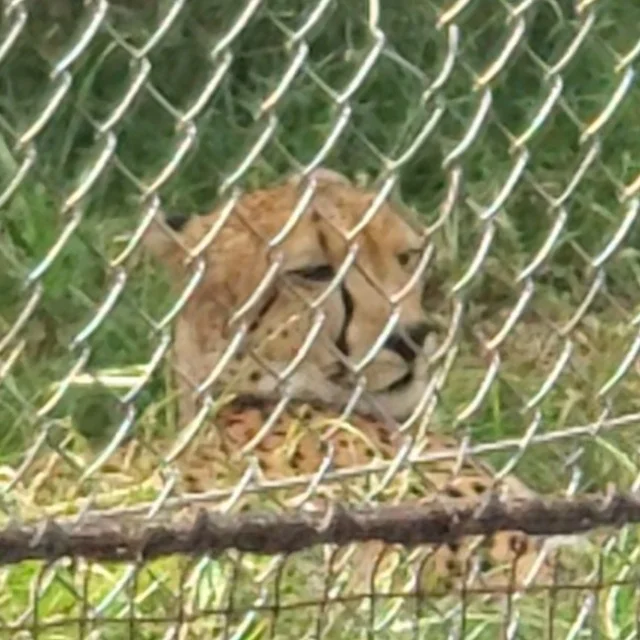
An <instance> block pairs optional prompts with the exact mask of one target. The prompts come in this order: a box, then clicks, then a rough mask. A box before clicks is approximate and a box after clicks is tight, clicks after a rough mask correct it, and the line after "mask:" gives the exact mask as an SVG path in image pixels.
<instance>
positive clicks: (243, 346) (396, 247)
mask: <svg viewBox="0 0 640 640" xmlns="http://www.w3.org/2000/svg"><path fill="white" fill-rule="evenodd" d="M310 178H311V179H310V180H307V181H304V182H303V181H300V180H289V181H287V182H284V183H282V184H279V185H277V186H275V187H271V188H266V189H262V190H258V191H253V192H251V193H247V194H244V195H242V196H240V197H238V198H237V199H236V200H235V201H234V202H232V204H228V205H227V204H225V205H222V206H221V207H220V208H218V209H216V210H214V211H213V212H211V213H209V214H208V215H202V216H192V217H186V216H166V217H165V218H164V220H162V221H159V222H158V221H154V223H152V225H150V227H149V229H148V231H147V232H146V235H145V244H146V246H147V247H148V248H149V249H150V250H151V252H152V253H153V254H155V256H156V257H157V258H159V259H160V261H162V262H163V263H165V265H167V266H168V267H169V269H170V272H171V274H172V275H173V279H174V281H175V282H181V283H182V284H181V287H182V290H186V289H185V287H186V288H189V287H190V285H189V282H191V283H193V282H194V281H197V284H195V286H194V288H193V289H189V295H188V296H186V298H187V299H186V303H185V305H184V307H183V308H182V309H181V312H180V313H179V316H178V319H177V322H176V333H175V339H174V345H173V358H174V364H175V367H176V369H177V371H178V372H179V374H181V375H180V379H181V383H179V386H181V413H182V414H183V415H184V417H185V418H187V417H188V416H192V415H193V414H194V411H195V410H197V404H198V397H199V394H200V395H201V394H202V391H203V390H205V389H206V390H208V391H210V390H211V389H212V388H213V387H218V388H220V387H224V386H225V385H226V386H228V387H229V390H232V391H233V392H234V393H246V394H258V395H273V394H277V393H278V392H281V391H282V390H283V389H285V388H288V389H289V393H290V397H296V398H299V399H305V400H308V401H314V400H315V401H319V402H323V403H331V404H334V405H335V404H340V405H344V404H347V403H348V402H350V401H354V402H355V403H356V404H355V407H356V410H357V407H359V406H362V405H363V404H364V405H367V406H368V407H369V409H370V408H371V403H373V404H374V405H376V407H377V408H378V409H380V408H381V409H382V410H384V411H385V412H386V413H387V415H390V416H392V417H393V418H396V419H404V418H405V417H406V416H407V415H408V414H409V413H410V412H411V411H412V410H413V409H415V406H416V404H417V403H418V402H419V400H420V398H421V397H422V396H423V395H424V393H425V389H426V386H427V375H426V369H427V367H426V364H425V363H426V361H427V358H426V357H425V354H424V352H425V351H427V350H430V349H432V348H433V344H432V340H433V334H432V333H431V332H430V330H429V324H428V321H427V316H426V314H425V310H424V308H423V304H422V297H423V296H422V292H423V285H424V279H425V269H426V266H427V263H428V252H429V251H430V247H428V246H427V242H426V241H425V237H424V235H423V234H421V233H420V232H419V231H418V226H417V225H416V224H412V223H410V221H409V219H408V217H407V215H406V214H404V212H403V213H401V212H400V211H399V209H398V208H397V207H396V206H394V205H392V204H389V203H388V202H386V201H385V202H383V203H382V204H381V205H379V206H377V204H378V203H377V202H376V197H377V194H376V193H375V192H370V191H367V190H365V189H362V188H360V187H357V186H355V185H354V184H352V183H351V182H350V181H349V180H348V179H346V178H345V177H343V176H342V175H339V174H336V173H334V172H331V171H328V170H323V169H320V170H317V171H316V172H315V173H314V174H312V175H311V176H310ZM198 268H200V269H201V271H200V277H199V279H198V278H197V277H195V276H193V274H194V273H195V271H196V270H197V269H198ZM189 274H191V278H192V279H191V280H189ZM223 365H224V366H223ZM356 389H360V390H361V391H362V393H361V395H360V396H359V397H360V399H359V400H355V399H354V391H355V390H356Z"/></svg>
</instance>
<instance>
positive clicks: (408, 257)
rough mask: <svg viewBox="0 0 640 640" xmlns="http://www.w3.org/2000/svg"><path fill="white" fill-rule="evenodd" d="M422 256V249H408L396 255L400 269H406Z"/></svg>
mask: <svg viewBox="0 0 640 640" xmlns="http://www.w3.org/2000/svg"><path fill="white" fill-rule="evenodd" d="M421 255H422V249H409V251H403V252H402V253H399V254H398V255H397V258H398V262H399V263H400V266H401V267H408V266H410V265H411V264H412V263H414V262H415V261H416V260H417V259H419V258H420V256H421Z"/></svg>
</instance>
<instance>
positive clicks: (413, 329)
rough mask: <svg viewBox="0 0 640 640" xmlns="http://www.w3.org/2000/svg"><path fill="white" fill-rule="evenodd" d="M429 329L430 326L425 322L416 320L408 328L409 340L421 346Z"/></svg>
mask: <svg viewBox="0 0 640 640" xmlns="http://www.w3.org/2000/svg"><path fill="white" fill-rule="evenodd" d="M430 331H431V327H430V326H429V325H428V324H427V323H426V322H418V323H417V324H412V325H411V326H410V327H409V328H408V330H407V334H408V336H409V339H410V340H411V342H413V343H415V345H416V346H418V347H422V346H423V345H424V341H425V340H426V339H427V336H428V335H429V332H430Z"/></svg>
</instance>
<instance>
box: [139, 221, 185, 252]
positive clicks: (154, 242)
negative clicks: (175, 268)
mask: <svg viewBox="0 0 640 640" xmlns="http://www.w3.org/2000/svg"><path fill="white" fill-rule="evenodd" d="M190 220H191V216H189V215H185V214H182V213H171V214H159V215H157V216H156V217H155V218H154V219H153V220H152V221H151V224H150V225H149V227H148V228H147V230H146V231H145V232H144V234H143V236H142V245H143V247H144V248H145V249H146V250H147V251H148V252H149V253H150V254H152V255H153V256H155V257H156V258H158V259H160V260H161V261H163V262H166V263H173V262H175V261H176V260H179V259H180V257H182V258H184V250H183V248H182V246H181V243H180V240H179V235H180V234H182V232H184V230H185V228H186V227H187V225H188V223H189V221H190Z"/></svg>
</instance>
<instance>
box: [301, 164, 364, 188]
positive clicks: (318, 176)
mask: <svg viewBox="0 0 640 640" xmlns="http://www.w3.org/2000/svg"><path fill="white" fill-rule="evenodd" d="M307 179H308V180H311V179H313V180H317V181H318V182H328V183H334V184H344V185H353V183H352V182H351V180H349V178H347V176H345V175H344V174H342V173H339V172H338V171H334V170H333V169H327V168H326V167H318V168H317V169H314V170H313V171H312V172H311V173H310V174H309V175H308V176H307ZM300 180H301V177H300V174H296V175H295V176H293V178H291V180H290V181H291V182H293V183H294V184H299V183H300Z"/></svg>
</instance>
